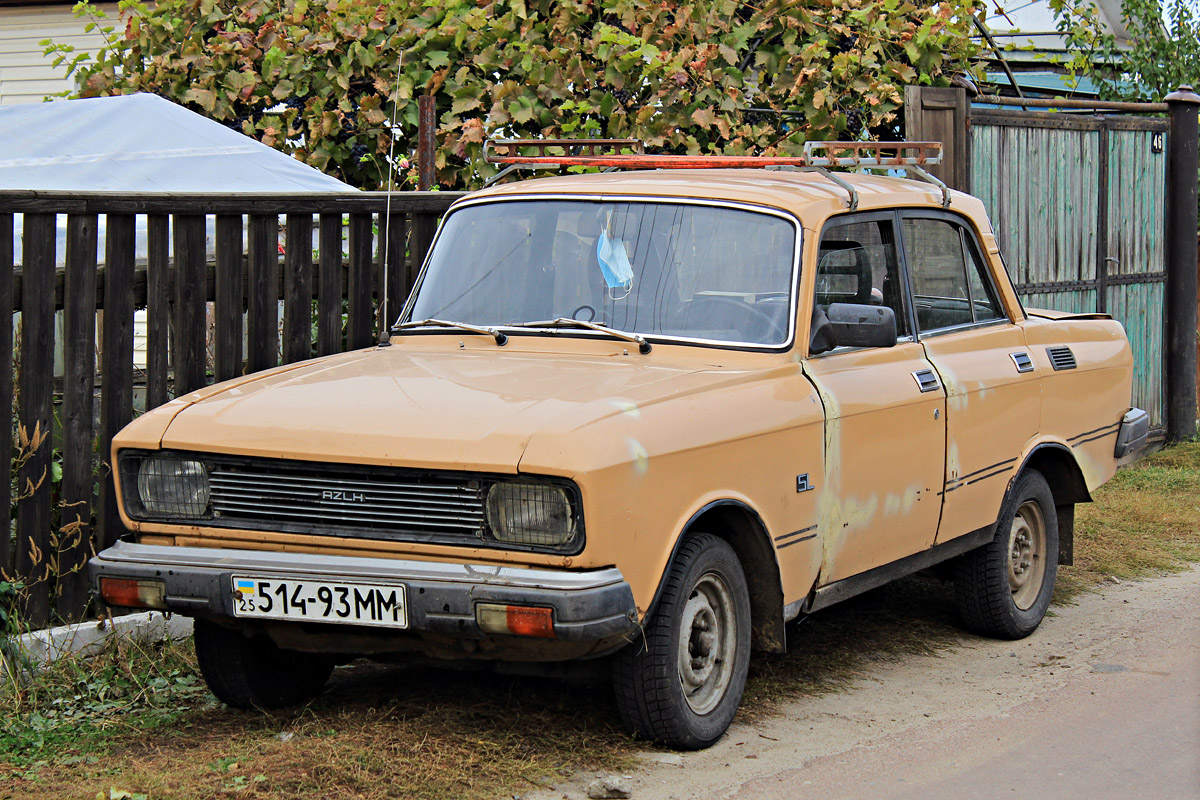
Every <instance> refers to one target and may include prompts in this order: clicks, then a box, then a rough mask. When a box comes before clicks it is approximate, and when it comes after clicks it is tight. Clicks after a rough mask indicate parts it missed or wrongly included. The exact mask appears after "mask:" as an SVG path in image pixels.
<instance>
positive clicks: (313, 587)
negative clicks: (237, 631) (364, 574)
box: [233, 575, 408, 628]
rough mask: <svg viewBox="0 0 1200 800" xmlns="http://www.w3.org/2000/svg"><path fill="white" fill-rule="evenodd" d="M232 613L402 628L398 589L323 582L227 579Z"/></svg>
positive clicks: (404, 608) (405, 611)
mask: <svg viewBox="0 0 1200 800" xmlns="http://www.w3.org/2000/svg"><path fill="white" fill-rule="evenodd" d="M233 614H234V616H236V617H258V618H262V619H289V620H309V621H312V622H339V623H342V624H346V625H378V626H381V627H386V628H407V627H408V606H407V605H406V604H405V597H404V586H403V585H402V584H391V585H383V584H371V583H328V582H325V581H308V580H293V579H290V578H288V579H284V580H278V579H274V578H271V579H267V578H253V577H246V576H243V575H234V576H233Z"/></svg>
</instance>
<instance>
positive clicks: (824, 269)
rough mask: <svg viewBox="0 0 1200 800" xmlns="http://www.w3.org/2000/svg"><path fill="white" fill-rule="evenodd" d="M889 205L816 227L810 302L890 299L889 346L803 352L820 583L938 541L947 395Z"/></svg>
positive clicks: (883, 301)
mask: <svg viewBox="0 0 1200 800" xmlns="http://www.w3.org/2000/svg"><path fill="white" fill-rule="evenodd" d="M902 267H903V265H902V261H901V259H900V254H899V246H898V240H897V232H896V216H895V214H893V213H891V212H886V213H875V214H854V215H847V216H841V217H837V218H835V219H834V220H831V221H830V222H829V223H828V224H827V225H826V227H825V229H824V230H823V231H822V232H821V240H820V253H819V256H818V265H817V275H816V278H815V280H816V296H815V297H814V302H815V304H816V307H817V308H820V309H822V310H824V309H825V308H827V307H828V305H829V304H830V303H833V302H849V303H859V304H867V305H885V306H888V307H889V308H891V309H892V310H893V312H894V313H895V316H896V322H897V332H898V338H897V342H896V344H895V346H893V347H875V348H850V347H839V348H836V349H834V350H831V351H829V352H827V353H823V354H819V355H810V356H809V358H808V359H807V360H806V361H805V363H804V370H805V374H806V375H807V376H808V377H809V380H811V381H812V382H813V384H814V385H815V386H816V387H817V390H818V392H819V393H820V395H821V399H822V402H823V403H824V405H825V471H824V475H823V476H821V478H820V483H818V482H817V481H813V488H815V489H817V490H818V491H819V495H818V497H819V502H818V507H819V509H820V522H819V532H820V534H821V535H822V541H823V543H824V563H823V566H822V581H821V583H822V584H827V583H830V582H833V581H837V580H840V579H842V578H847V577H850V576H852V575H856V574H858V573H860V572H864V571H866V570H868V569H871V568H873V567H878V566H881V565H883V564H887V563H889V562H892V561H895V560H897V559H900V558H903V557H904V556H907V555H910V554H912V553H915V552H918V551H920V550H924V549H926V548H928V547H930V546H931V545H932V544H933V542H934V536H935V534H936V531H937V528H938V518H939V515H940V512H941V489H942V483H943V475H944V468H945V449H946V438H945V430H946V429H945V405H946V396H945V392H944V391H943V388H942V385H941V381H940V380H939V379H938V377H937V373H936V371H935V370H934V368H933V365H932V364H931V363H930V361H929V360H928V359H927V358H926V356H925V350H924V349H923V348H922V346H921V344H920V343H919V342H917V341H916V340H915V337H914V336H913V321H912V314H911V309H910V308H909V305H908V303H907V302H906V300H905V291H904V286H905V281H904V277H903V274H902Z"/></svg>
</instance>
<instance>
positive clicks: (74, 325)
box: [55, 214, 97, 621]
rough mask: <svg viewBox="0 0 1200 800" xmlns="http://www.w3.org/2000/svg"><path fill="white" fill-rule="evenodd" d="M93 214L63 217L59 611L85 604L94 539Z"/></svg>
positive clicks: (73, 614)
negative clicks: (64, 225)
mask: <svg viewBox="0 0 1200 800" xmlns="http://www.w3.org/2000/svg"><path fill="white" fill-rule="evenodd" d="M96 240H97V237H96V215H95V214H71V215H69V216H68V217H67V259H66V270H65V274H64V275H63V311H64V316H65V320H64V323H65V324H64V330H63V338H64V342H63V345H64V348H63V352H64V355H65V358H64V361H65V362H66V375H65V376H64V377H63V407H62V427H63V438H62V462H63V463H62V466H63V474H62V502H61V503H60V504H59V521H58V542H57V546H56V548H55V549H56V550H57V551H58V600H57V610H58V615H59V616H60V617H62V618H63V619H66V620H71V621H75V620H78V619H81V618H82V617H83V614H84V612H85V611H86V610H87V604H88V589H87V574H86V572H85V571H84V565H85V564H86V563H87V560H88V557H89V556H90V555H91V553H90V550H91V543H92V495H93V491H92V486H93V483H92V482H93V478H92V475H93V474H94V473H93V470H92V445H93V441H92V435H93V425H92V417H93V409H94V405H95V399H96V390H95V384H96Z"/></svg>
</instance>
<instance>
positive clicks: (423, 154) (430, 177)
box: [407, 95, 437, 290]
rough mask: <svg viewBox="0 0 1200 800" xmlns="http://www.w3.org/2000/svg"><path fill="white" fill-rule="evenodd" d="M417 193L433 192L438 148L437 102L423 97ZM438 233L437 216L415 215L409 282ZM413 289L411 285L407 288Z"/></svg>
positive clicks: (419, 130)
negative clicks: (436, 137) (435, 233)
mask: <svg viewBox="0 0 1200 800" xmlns="http://www.w3.org/2000/svg"><path fill="white" fill-rule="evenodd" d="M417 110H418V114H417V122H418V125H417V189H418V190H419V191H422V192H427V191H429V190H430V189H432V188H433V184H434V182H435V181H436V180H437V163H436V162H437V145H436V140H435V134H436V128H437V102H436V99H435V98H433V97H429V96H426V95H422V96H421V97H419V98H417ZM436 230H437V216H436V215H433V214H428V213H420V212H418V213H414V214H413V225H412V235H411V236H410V237H409V240H408V241H409V244H408V247H409V252H410V256H411V258H412V272H411V273H410V275H411V277H412V281H415V280H416V276H417V273H418V272H419V271H420V269H421V262H423V261H424V260H425V254H426V253H427V252H429V245H430V244H431V243H432V242H433V234H434V231H436ZM407 288H408V289H409V290H411V289H412V282H411V281H410V282H409V285H408V287H407Z"/></svg>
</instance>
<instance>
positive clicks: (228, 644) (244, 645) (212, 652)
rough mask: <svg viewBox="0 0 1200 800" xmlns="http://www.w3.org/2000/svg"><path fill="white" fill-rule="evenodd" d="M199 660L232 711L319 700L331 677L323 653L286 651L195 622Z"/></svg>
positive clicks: (263, 640)
mask: <svg viewBox="0 0 1200 800" xmlns="http://www.w3.org/2000/svg"><path fill="white" fill-rule="evenodd" d="M194 636H195V640H196V660H197V661H199V662H200V673H201V674H202V675H203V676H204V680H205V682H207V683H208V688H209V689H211V690H212V693H213V694H215V695H216V696H217V699H218V700H220V701H222V702H223V703H227V704H228V705H231V706H233V707H234V708H283V707H284V706H290V705H295V704H297V703H303V702H305V701H307V700H311V699H312V698H314V697H316V696H317V695H318V694H319V693H320V691H321V689H322V687H324V686H325V682H326V681H327V680H329V675H330V673H331V672H333V663H334V662H333V659H332V658H331V657H329V656H326V655H322V654H320V653H300V652H297V651H294V650H283V649H281V648H280V647H279V646H277V645H276V644H275V642H273V641H271V638H270V637H269V636H265V635H263V634H258V635H255V636H245V635H243V634H242V632H241V631H238V630H234V629H232V628H226V627H224V626H221V625H218V624H216V623H215V622H209V621H208V620H203V619H198V620H196V626H195V632H194Z"/></svg>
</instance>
